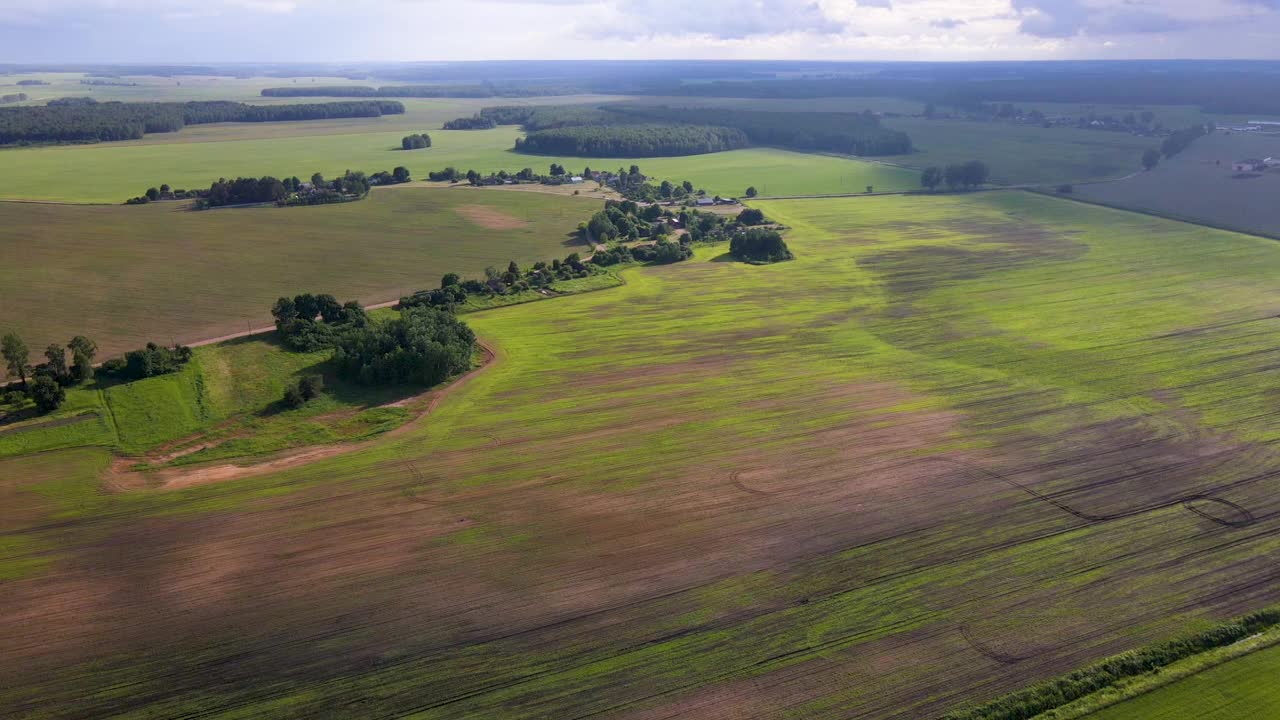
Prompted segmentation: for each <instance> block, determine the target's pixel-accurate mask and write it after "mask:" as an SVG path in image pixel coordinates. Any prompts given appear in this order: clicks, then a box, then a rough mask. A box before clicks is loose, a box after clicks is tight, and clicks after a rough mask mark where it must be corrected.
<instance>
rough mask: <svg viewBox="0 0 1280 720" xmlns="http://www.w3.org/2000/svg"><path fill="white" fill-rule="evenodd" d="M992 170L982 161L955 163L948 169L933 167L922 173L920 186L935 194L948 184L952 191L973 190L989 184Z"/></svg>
mask: <svg viewBox="0 0 1280 720" xmlns="http://www.w3.org/2000/svg"><path fill="white" fill-rule="evenodd" d="M990 176H991V169H990V168H988V167H987V164H986V163H984V162H982V161H981V160H970V161H969V162H964V163H953V164H950V165H947V166H946V167H941V168H940V167H938V166H936V165H931V166H929V167H927V168H925V169H924V171H922V172H921V173H920V185H921V186H923V187H925V188H926V189H928V190H929V192H933V191H935V190H937V189H938V186H939V185H942V184H944V183H945V184H946V186H947V187H948V188H950V189H952V190H959V189H961V188H963V189H965V190H971V189H973V188H976V187H981V186H982V185H985V184H986V183H987V180H988V178H989V177H990Z"/></svg>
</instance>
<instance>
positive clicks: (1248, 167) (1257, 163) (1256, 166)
mask: <svg viewBox="0 0 1280 720" xmlns="http://www.w3.org/2000/svg"><path fill="white" fill-rule="evenodd" d="M1270 159H1271V158H1267V160H1270ZM1266 169H1267V162H1266V160H1257V159H1254V158H1249V159H1247V160H1237V161H1235V162H1233V163H1231V171H1232V172H1261V171H1263V170H1266Z"/></svg>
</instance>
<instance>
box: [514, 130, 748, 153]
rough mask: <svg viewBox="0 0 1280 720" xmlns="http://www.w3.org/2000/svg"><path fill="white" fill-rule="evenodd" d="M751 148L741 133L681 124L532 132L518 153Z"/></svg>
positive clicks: (520, 142)
mask: <svg viewBox="0 0 1280 720" xmlns="http://www.w3.org/2000/svg"><path fill="white" fill-rule="evenodd" d="M749 144H750V141H749V140H748V139H747V136H746V134H745V133H744V132H742V131H741V130H737V129H734V128H728V127H713V126H702V125H679V124H644V125H581V126H576V127H563V128H555V129H551V130H538V131H535V132H531V133H529V134H528V135H526V136H525V137H523V138H518V139H517V140H516V145H515V149H516V150H517V151H519V152H525V153H531V154H543V155H578V156H584V157H628V156H629V157H664V156H672V155H699V154H703V153H713V152H721V151H724V150H735V149H737V148H743V147H746V146H747V145H749Z"/></svg>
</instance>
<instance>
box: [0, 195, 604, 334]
mask: <svg viewBox="0 0 1280 720" xmlns="http://www.w3.org/2000/svg"><path fill="white" fill-rule="evenodd" d="M599 202H600V201H599V200H588V199H586V198H585V197H580V198H575V197H571V196H563V195H549V194H541V193H516V192H502V191H500V190H491V191H483V190H479V191H477V190H471V189H466V188H452V189H451V188H422V187H398V188H383V189H378V190H375V191H374V192H373V193H372V194H371V195H370V197H369V198H368V199H367V200H363V201H360V202H355V203H346V204H342V205H329V206H321V207H303V208H274V207H268V208H228V209H219V210H206V211H202V212H193V211H190V210H189V209H187V207H186V206H185V204H182V203H155V204H152V205H146V206H131V207H124V206H114V207H91V206H61V205H36V204H25V203H0V227H4V228H5V232H4V233H3V234H2V235H0V288H3V290H0V297H2V298H3V302H0V328H3V329H4V331H16V332H18V333H19V334H20V335H22V336H23V337H24V338H25V339H26V342H27V345H28V346H29V347H31V348H32V349H33V351H35V352H37V354H38V349H39V348H43V347H45V346H46V345H47V344H49V343H51V342H57V343H65V342H66V341H67V340H68V339H70V338H71V337H73V336H74V335H77V334H84V335H88V336H90V337H92V338H94V339H95V340H96V341H97V342H98V344H99V346H100V348H101V349H102V351H103V353H104V354H105V355H110V354H114V353H118V352H121V351H124V350H128V349H132V348H135V347H139V346H141V345H143V344H145V343H146V342H148V341H156V342H161V343H168V342H172V341H177V342H192V341H196V340H200V339H204V338H210V337H216V336H221V335H224V334H231V333H236V332H241V331H244V330H246V329H249V328H258V327H262V326H264V325H269V324H270V320H271V317H270V312H269V311H270V308H271V303H272V302H274V300H275V299H276V298H277V297H280V296H281V295H286V294H295V293H299V292H328V293H331V294H334V295H336V296H338V297H340V298H342V299H343V300H344V301H345V300H347V299H358V300H360V301H362V302H365V303H366V304H372V303H374V302H378V301H385V300H395V299H397V298H399V297H400V296H401V295H403V294H407V293H410V292H412V291H414V290H418V289H422V288H424V287H434V286H435V285H436V283H438V282H439V279H440V276H441V275H443V274H444V273H446V272H451V271H454V272H460V273H464V274H467V275H478V274H480V273H481V272H482V271H483V270H484V268H485V267H486V266H489V265H499V264H501V265H505V264H506V263H507V261H508V260H516V261H518V262H520V263H522V264H527V263H530V262H534V261H537V260H548V259H551V258H556V257H564V256H565V255H567V254H568V253H570V252H572V251H573V249H574V248H573V247H571V246H572V245H574V244H575V243H576V239H575V238H573V237H571V236H570V233H572V232H574V230H575V229H576V227H577V225H578V223H579V222H580V221H582V220H584V219H586V218H588V217H590V216H591V214H592V213H593V212H595V211H596V210H597V209H598V206H599Z"/></svg>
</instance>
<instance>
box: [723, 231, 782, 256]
mask: <svg viewBox="0 0 1280 720" xmlns="http://www.w3.org/2000/svg"><path fill="white" fill-rule="evenodd" d="M729 254H730V255H732V256H733V257H734V258H737V259H738V260H743V261H745V262H750V263H775V262H782V261H784V260H790V259H792V258H793V257H795V256H794V255H792V254H791V250H790V249H789V248H788V247H787V243H786V241H784V240H783V239H782V234H781V233H779V232H778V231H777V230H769V229H766V228H751V229H749V230H744V231H742V232H740V233H737V234H736V235H734V236H733V238H732V239H730V240H729Z"/></svg>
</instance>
